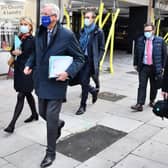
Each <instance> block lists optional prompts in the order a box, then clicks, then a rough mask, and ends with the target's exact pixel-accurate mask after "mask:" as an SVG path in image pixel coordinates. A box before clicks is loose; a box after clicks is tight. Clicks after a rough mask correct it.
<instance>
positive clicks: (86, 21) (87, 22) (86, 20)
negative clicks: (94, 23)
mask: <svg viewBox="0 0 168 168" xmlns="http://www.w3.org/2000/svg"><path fill="white" fill-rule="evenodd" d="M84 24H85V26H89V25H90V21H89V19H87V18H86V19H85V20H84Z"/></svg>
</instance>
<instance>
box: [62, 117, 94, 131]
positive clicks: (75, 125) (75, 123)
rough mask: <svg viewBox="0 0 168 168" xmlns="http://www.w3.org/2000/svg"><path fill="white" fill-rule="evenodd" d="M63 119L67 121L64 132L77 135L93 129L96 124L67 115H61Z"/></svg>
mask: <svg viewBox="0 0 168 168" xmlns="http://www.w3.org/2000/svg"><path fill="white" fill-rule="evenodd" d="M61 118H62V119H63V120H64V121H65V126H64V128H63V129H64V130H65V131H68V132H71V133H73V134H74V133H77V132H81V131H85V130H88V129H89V128H91V127H93V126H94V125H95V124H94V123H92V122H90V121H86V120H82V119H80V118H77V117H76V115H75V116H69V115H66V114H61Z"/></svg>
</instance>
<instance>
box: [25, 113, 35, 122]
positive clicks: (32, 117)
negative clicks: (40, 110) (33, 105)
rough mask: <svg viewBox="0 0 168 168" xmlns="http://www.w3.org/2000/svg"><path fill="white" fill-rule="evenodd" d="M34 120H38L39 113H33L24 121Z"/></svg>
mask: <svg viewBox="0 0 168 168" xmlns="http://www.w3.org/2000/svg"><path fill="white" fill-rule="evenodd" d="M34 120H36V121H37V120H38V114H36V115H34V116H33V115H31V116H30V117H29V118H27V119H26V120H25V121H24V122H25V123H29V122H32V121H34Z"/></svg>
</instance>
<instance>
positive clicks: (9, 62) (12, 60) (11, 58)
mask: <svg viewBox="0 0 168 168" xmlns="http://www.w3.org/2000/svg"><path fill="white" fill-rule="evenodd" d="M14 61H15V58H14V57H13V56H10V58H9V60H8V65H9V67H14Z"/></svg>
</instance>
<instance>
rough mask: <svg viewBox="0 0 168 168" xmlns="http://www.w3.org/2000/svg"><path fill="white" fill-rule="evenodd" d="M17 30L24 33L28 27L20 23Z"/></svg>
mask: <svg viewBox="0 0 168 168" xmlns="http://www.w3.org/2000/svg"><path fill="white" fill-rule="evenodd" d="M19 30H20V32H21V33H23V34H25V33H28V32H29V27H28V26H24V25H22V26H20V28H19Z"/></svg>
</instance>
